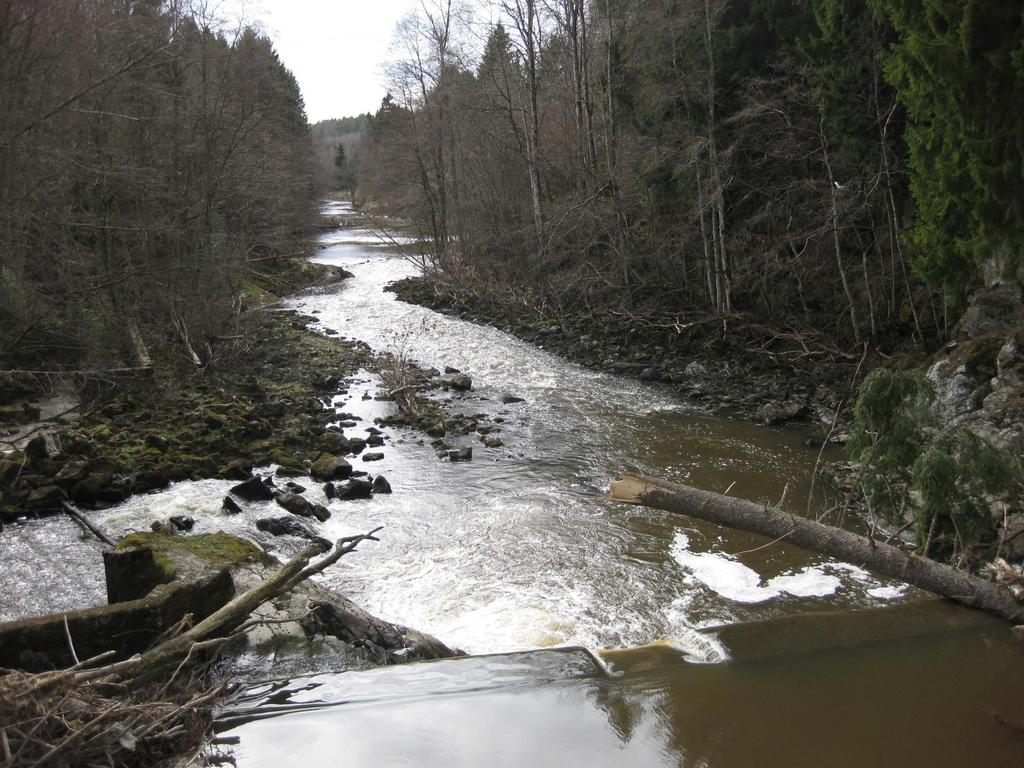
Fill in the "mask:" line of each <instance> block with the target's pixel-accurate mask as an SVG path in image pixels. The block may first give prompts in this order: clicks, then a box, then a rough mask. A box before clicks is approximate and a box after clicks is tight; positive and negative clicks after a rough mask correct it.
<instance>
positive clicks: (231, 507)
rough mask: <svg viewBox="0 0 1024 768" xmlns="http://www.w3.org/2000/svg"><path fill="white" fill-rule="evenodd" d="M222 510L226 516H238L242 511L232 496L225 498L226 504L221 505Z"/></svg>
mask: <svg viewBox="0 0 1024 768" xmlns="http://www.w3.org/2000/svg"><path fill="white" fill-rule="evenodd" d="M220 508H221V509H222V510H224V513H225V514H228V515H237V514H238V513H239V512H241V511H242V508H241V507H240V506H238V502H237V501H235V500H234V499H232V498H231V497H230V496H225V497H224V502H223V503H222V504H221V505H220Z"/></svg>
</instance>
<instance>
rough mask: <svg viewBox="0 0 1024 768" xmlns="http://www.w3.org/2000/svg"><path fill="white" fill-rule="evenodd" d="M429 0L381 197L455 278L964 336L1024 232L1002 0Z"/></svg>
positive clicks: (560, 301) (408, 34) (387, 135)
mask: <svg viewBox="0 0 1024 768" xmlns="http://www.w3.org/2000/svg"><path fill="white" fill-rule="evenodd" d="M490 8H491V10H492V11H496V12H494V13H492V16H493V17H494V18H497V19H500V23H495V24H493V25H492V26H491V27H490V28H489V31H488V32H487V34H486V38H485V41H484V42H482V43H481V44H477V43H476V41H477V40H479V39H480V38H479V32H478V30H479V23H478V22H475V21H474V19H473V11H474V10H475V9H474V8H472V7H466V6H460V5H459V4H457V3H456V2H454V0H432V1H431V2H427V3H425V4H424V9H423V10H422V11H421V12H419V13H416V14H414V15H412V16H410V17H409V18H407V19H406V20H405V21H404V22H403V23H402V24H401V26H400V28H399V30H398V36H397V43H398V46H399V52H398V55H397V58H396V60H395V62H394V64H393V65H392V68H391V71H390V85H391V93H390V94H389V96H388V98H387V99H385V101H384V103H383V104H382V105H381V108H380V110H379V111H378V112H377V113H376V114H375V115H374V116H373V118H372V120H370V121H369V124H368V127H367V135H366V146H364V148H363V158H362V162H361V166H360V176H359V184H358V185H359V190H360V194H361V195H362V197H363V198H364V200H365V201H366V202H367V203H368V204H370V205H372V206H376V207H378V208H379V209H382V210H384V211H386V212H389V213H392V214H396V215H400V216H405V217H407V218H409V219H411V220H413V221H414V222H416V223H417V224H418V225H419V226H420V228H421V229H422V231H423V232H424V234H425V235H426V236H427V237H428V238H429V241H430V254H429V255H430V261H431V264H432V265H433V267H434V268H436V269H437V270H438V271H439V273H440V274H443V275H446V276H447V277H449V278H451V282H452V284H457V285H461V286H472V290H473V291H475V292H477V293H478V294H483V295H489V296H491V297H492V298H493V299H494V300H496V301H526V302H527V303H529V304H531V305H532V306H534V307H549V308H554V309H555V310H556V311H566V310H572V311H581V310H582V311H588V310H595V309H601V308H609V307H612V308H616V309H625V310H627V311H629V312H633V313H637V314H638V315H639V316H647V317H653V316H656V315H661V316H667V317H668V318H669V319H670V320H671V319H674V321H678V320H680V319H682V318H687V317H692V316H697V315H701V316H705V317H706V316H708V315H711V316H722V317H723V318H727V317H730V316H733V315H735V314H737V313H739V314H748V315H754V316H756V317H757V318H759V319H761V320H765V321H771V322H772V323H774V324H775V325H776V327H787V326H788V327H803V328H807V327H816V328H819V329H821V330H822V331H824V332H826V333H828V334H830V335H832V336H834V337H835V338H839V339H841V340H842V341H844V342H859V341H866V340H872V339H873V340H875V341H876V342H879V343H883V341H884V340H885V339H887V338H888V339H900V338H906V337H908V336H913V337H915V338H916V339H917V340H919V341H920V340H925V339H928V340H933V341H934V340H937V339H942V338H945V337H947V335H948V334H949V333H950V331H951V328H952V324H953V322H954V321H955V319H956V311H957V310H958V309H959V308H960V307H962V306H963V302H964V300H965V297H966V296H967V294H968V292H969V291H970V290H971V289H972V288H973V287H975V286H976V285H977V283H978V281H979V279H980V265H981V264H982V263H983V261H985V260H987V259H990V258H995V259H997V260H1000V261H1001V263H1003V264H1004V266H1005V267H1006V268H1007V269H1009V270H1013V269H1015V268H1016V267H1017V266H1018V265H1019V264H1020V260H1021V252H1022V247H1024V217H1022V215H1021V213H1022V211H1021V203H1022V196H1024V193H1022V189H1024V185H1022V181H1024V179H1022V176H1024V20H1022V14H1021V11H1020V7H1019V4H1017V3H1008V2H1005V1H1004V2H999V1H998V0H967V1H964V0H923V1H922V0H915V1H913V2H912V1H911V0H868V2H863V1H861V2H858V1H857V0H808V1H799V2H798V1H797V0H753V1H752V2H738V0H734V1H730V0H500V1H498V2H495V3H493V4H492V5H491V6H490Z"/></svg>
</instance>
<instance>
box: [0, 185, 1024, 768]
mask: <svg viewBox="0 0 1024 768" xmlns="http://www.w3.org/2000/svg"><path fill="white" fill-rule="evenodd" d="M323 213H324V214H325V215H327V216H332V217H342V218H344V217H346V216H348V215H349V214H350V210H349V209H348V207H347V206H344V205H342V204H339V203H331V204H327V205H325V207H324V209H323ZM321 244H322V246H323V247H322V249H321V250H320V251H319V252H318V253H317V254H316V256H314V257H313V258H314V259H315V260H317V261H320V262H323V263H329V264H335V265H339V266H343V267H344V268H345V269H347V270H349V271H350V272H351V273H352V274H353V275H354V277H353V278H352V279H350V280H347V281H345V282H344V283H343V284H342V285H340V286H339V287H337V288H336V289H332V290H328V291H316V292H311V293H308V294H304V295H301V296H297V297H294V298H292V299H291V300H290V301H289V306H291V307H292V308H295V309H297V310H300V311H302V312H305V313H310V314H312V315H314V316H315V317H316V318H317V322H316V324H315V325H316V327H317V328H319V330H321V331H323V332H332V333H337V334H340V335H343V336H347V337H351V338H356V339H360V340H363V341H365V342H366V343H368V344H369V345H370V346H371V347H373V348H374V349H375V350H378V351H389V350H390V351H400V352H401V353H403V354H405V355H408V356H409V357H411V358H413V359H415V360H416V361H417V362H419V363H420V364H422V365H424V366H433V367H437V368H439V369H444V368H445V367H446V366H450V367H453V368H457V369H459V370H461V371H463V372H465V373H467V374H469V375H470V376H471V377H472V379H473V382H474V387H473V390H472V391H470V392H467V393H456V394H450V395H447V397H448V398H449V400H450V402H448V403H447V404H446V405H447V407H448V408H450V409H451V410H453V411H455V412H461V413H466V414H478V413H485V414H488V415H489V416H491V417H492V418H494V419H495V421H497V426H498V428H499V431H497V432H494V433H493V434H497V435H498V436H499V437H500V438H501V439H502V441H503V445H502V446H501V447H497V448H486V447H484V445H483V444H482V443H481V442H479V441H478V440H477V439H475V438H474V437H464V438H456V439H455V440H453V441H452V442H453V444H456V445H457V444H465V445H472V446H473V449H474V455H473V460H472V461H471V462H459V463H450V462H447V461H441V460H439V459H438V458H437V456H436V455H435V452H434V450H433V448H432V447H431V446H430V445H429V444H427V442H426V441H425V440H424V439H423V438H422V436H421V435H418V434H416V433H413V432H411V431H406V430H400V429H389V430H387V431H388V433H389V440H388V442H387V443H386V445H385V447H384V448H383V452H384V454H385V458H384V459H383V460H382V461H381V462H379V463H377V464H375V465H372V467H371V468H372V471H373V472H374V473H375V474H376V473H378V472H381V473H383V474H385V475H386V476H387V477H388V479H389V480H390V481H391V484H392V485H393V486H394V488H395V493H394V494H393V495H391V496H375V497H374V498H373V499H370V500H367V501H364V502H332V504H331V509H332V511H333V513H334V514H333V516H332V518H331V519H330V520H329V521H328V522H327V523H325V524H324V525H323V529H322V534H323V535H324V536H327V537H329V538H336V537H338V536H342V535H347V534H351V533H358V532H363V531H365V530H368V529H370V528H372V527H375V526H377V525H383V526H384V530H383V531H382V534H381V541H380V543H379V544H377V543H371V544H366V545H364V546H363V547H361V548H360V551H359V553H358V554H356V555H353V556H351V557H349V558H346V559H345V560H343V561H341V562H340V563H339V564H338V566H336V567H334V568H332V569H331V570H330V571H328V572H327V573H326V574H325V575H324V577H323V578H324V582H325V583H326V584H328V585H330V586H333V587H336V588H338V589H339V590H340V591H343V592H344V593H345V594H347V595H349V596H350V597H352V598H353V599H354V600H355V601H356V602H358V603H359V604H361V605H362V606H364V607H365V608H367V609H368V610H370V611H371V612H373V613H376V614H378V615H380V616H382V617H384V618H387V619H391V620H394V621H398V622H401V623H404V624H408V625H410V626H414V627H416V628H418V629H421V630H424V631H427V632H430V633H432V634H435V635H436V636H438V637H439V638H440V639H442V640H443V641H444V642H446V643H448V644H449V645H453V646H458V647H460V648H463V649H465V650H466V651H468V652H470V653H472V654H478V655H479V654H489V655H482V656H477V657H475V658H470V659H460V660H450V661H444V662H431V663H426V664H419V665H409V666H401V667H394V668H384V669H381V670H374V671H369V672H365V671H364V672H355V671H353V672H344V673H338V674H321V675H318V676H314V677H310V678H302V679H298V680H296V679H293V680H291V681H287V682H282V683H278V684H268V685H267V686H264V687H257V688H254V689H253V690H251V691H250V693H249V695H248V697H247V699H246V701H245V702H244V704H243V707H244V708H243V709H242V710H238V711H236V712H234V713H229V716H228V717H227V719H225V720H224V722H223V724H222V728H223V729H224V730H226V731H228V732H230V733H231V734H233V735H239V736H240V737H241V739H242V741H241V744H240V746H239V747H238V748H237V750H236V754H237V757H238V759H239V765H241V766H257V765H284V764H293V765H303V766H305V767H309V766H314V765H332V766H333V765H337V764H338V763H339V762H342V763H344V764H346V765H352V766H369V765H374V766H376V765H436V766H455V765H465V766H490V765H509V766H512V765H516V766H519V765H551V766H564V765H588V766H590V765H622V766H627V765H628V766H634V765H636V766H647V765H650V766H661V765H666V766H670V765H672V766H674V765H705V766H752V765H765V766H775V765H778V766H796V765H808V766H810V765H815V766H818V765H828V766H840V765H850V766H854V765H856V766H866V765H898V764H903V765H942V766H946V765H948V766H960V765H974V764H978V765H982V764H984V765H990V766H1000V765H1019V764H1020V756H1021V755H1022V754H1024V737H1022V735H1021V731H1020V730H1019V728H1020V726H1022V725H1024V700H1022V699H1021V697H1020V696H1019V691H1020V690H1024V649H1022V648H1021V647H1020V646H1019V644H1018V645H1015V644H1014V642H1013V640H1012V637H1011V634H1010V632H1009V630H1008V628H1007V627H1006V626H1005V625H1004V624H1002V623H1000V622H998V621H995V620H990V619H988V618H987V617H984V616H982V615H980V614H976V613H974V612H971V611H968V610H966V609H962V608H958V607H955V606H952V605H949V604H947V603H944V602H941V601H938V600H935V599H933V598H930V597H928V596H926V595H924V594H922V593H920V592H916V591H912V590H908V589H906V588H905V587H903V586H901V585H899V584H896V583H892V582H888V581H885V580H881V579H878V578H876V577H874V576H872V575H871V574H869V573H867V572H866V571H864V570H862V569H861V568H859V567H857V565H856V564H847V563H837V562H832V561H829V560H827V559H825V558H821V557H819V556H815V555H812V554H809V553H806V552H804V551H802V550H798V549H795V548H793V547H787V546H785V545H783V544H778V543H776V544H771V545H769V546H765V545H766V542H765V540H764V539H761V538H758V537H755V536H752V535H748V534H745V533H742V532H738V531H731V530H725V529H721V528H717V527H715V526H711V525H708V524H704V523H701V522H699V521H695V520H691V519H689V518H681V517H677V516H672V515H670V514H668V513H664V512H660V511H657V510H648V509H644V508H639V507H631V506H627V505H622V504H616V503H612V502H609V501H607V500H605V499H603V498H602V496H601V493H602V491H603V490H604V489H605V488H606V487H607V485H608V483H609V482H610V481H611V480H612V479H613V477H614V476H615V473H616V471H617V470H619V469H623V468H630V469H638V470H641V471H645V472H649V473H651V474H655V475H657V476H659V477H663V478H666V479H670V480H678V481H682V482H687V483H690V484H694V485H698V486H700V487H703V488H707V489H710V490H716V491H719V492H728V493H730V494H733V495H736V496H742V497H745V498H750V499H755V500H759V501H764V502H767V503H772V504H777V505H781V506H782V507H784V508H787V509H789V510H791V511H793V512H795V513H799V514H804V513H806V512H807V510H808V509H810V510H812V511H819V510H820V509H821V504H823V503H827V500H826V499H821V498H817V499H814V500H812V503H811V504H810V505H809V504H808V494H809V491H810V488H809V479H810V476H811V474H812V470H813V467H814V463H815V459H816V457H817V454H818V447H817V442H816V440H815V439H809V438H816V437H820V436H818V435H816V433H809V432H800V431H794V430H787V429H770V428H764V427H758V426H755V425H751V424H749V423H746V422H740V421H730V420H727V419H721V418H712V417H708V416H706V415H703V414H701V413H700V412H699V411H698V410H697V409H695V408H692V407H690V406H688V405H687V404H686V403H684V402H681V401H679V399H678V398H677V397H676V396H675V395H674V393H672V392H671V391H669V390H667V389H662V388H659V387H657V386H650V385H645V384H641V383H639V382H636V381H634V380H631V379H626V378H622V377H618V376H614V375H610V374H606V373H601V372H595V371H591V370H588V369H585V368H582V367H580V366H577V365H575V364H573V363H570V362H567V361H565V360H564V359H561V358H559V357H556V356H554V355H552V354H549V353H547V352H545V351H544V350H543V349H539V348H537V347H535V346H531V345H529V344H526V343H524V342H521V341H519V340H517V339H515V338H513V337H511V336H509V335H507V334H505V333H503V332H500V331H498V330H495V329H492V328H488V327H482V326H479V325H475V324H472V323H469V322H466V321H463V320H460V319H458V318H454V317H449V316H445V315H441V314H438V313H436V312H433V311H431V310H428V309H425V308H422V307H417V306H413V305H408V304H405V303H402V302H399V301H396V300H395V298H394V296H393V295H392V294H390V293H386V292H385V291H384V287H385V285H386V284H387V283H388V282H390V281H393V280H396V279H398V278H401V277H404V276H407V275H410V274H414V273H415V267H414V266H413V265H412V264H411V263H410V262H408V261H406V260H404V259H402V258H401V257H399V256H396V255H395V254H394V252H393V250H391V249H387V248H382V247H380V239H379V238H378V237H377V235H376V234H375V233H373V232H370V231H365V230H359V229H353V228H348V229H339V230H335V231H332V232H329V233H327V234H325V235H324V236H323V237H322V243H321ZM376 392H377V381H376V379H375V377H374V376H373V375H372V374H369V373H365V374H363V375H361V376H360V377H359V378H358V380H357V384H355V385H354V386H352V387H351V390H350V393H349V395H348V396H347V397H339V398H338V399H337V402H336V405H337V407H338V409H339V411H344V412H347V413H349V414H353V415H354V416H356V417H357V418H358V419H360V420H361V421H362V423H361V424H357V426H356V427H355V428H351V429H349V430H348V432H349V433H356V434H358V432H359V430H361V429H362V428H363V427H364V426H369V425H370V424H372V422H373V419H374V418H376V417H381V416H386V415H387V414H389V413H390V412H391V411H390V409H391V408H392V405H391V404H390V403H387V402H381V401H377V400H374V399H373V395H374V394H375V393H376ZM505 395H514V396H516V397H518V398H522V402H514V403H509V404H504V403H503V402H502V398H503V397H504V396H505ZM498 420H500V421H498ZM808 443H810V445H808ZM300 482H302V481H301V480H300ZM303 484H304V485H307V486H309V487H310V492H309V494H308V495H309V496H310V498H312V499H313V500H318V501H326V500H325V499H323V497H322V494H321V493H320V491H319V490H318V489H317V487H316V484H314V483H306V482H303ZM230 485H231V483H229V482H222V481H218V480H207V481H202V482H196V483H179V484H176V485H174V486H172V488H170V489H169V490H168V491H166V492H163V493H159V494H151V495H147V496H140V497H136V498H133V499H131V500H129V501H128V502H126V503H125V504H124V505H122V506H120V507H118V508H116V509H114V510H111V511H109V512H107V513H104V514H103V516H102V521H103V523H104V524H105V525H107V526H109V527H110V528H111V529H113V530H128V529H130V528H145V527H148V524H149V522H150V521H151V520H153V519H158V518H160V519H166V517H167V516H169V515H171V514H189V515H191V516H193V517H195V518H196V520H197V526H196V531H197V532H202V531H212V530H218V529H224V530H228V531H230V532H237V533H240V534H243V535H249V536H252V535H253V530H252V524H253V521H254V520H255V519H256V518H257V517H260V516H264V515H265V514H266V511H265V507H263V506H262V505H261V504H250V505H246V509H245V511H244V512H243V513H242V514H240V515H236V516H233V517H224V516H222V515H221V514H219V507H220V499H221V498H222V497H223V495H224V493H225V492H226V490H227V488H228V487H230ZM66 526H67V523H64V522H57V521H54V522H53V523H52V524H49V525H47V526H34V527H32V529H31V533H29V532H28V528H29V527H28V526H26V527H25V529H26V530H25V531H23V532H22V533H21V534H19V535H17V536H14V535H13V534H11V533H9V532H7V533H5V534H0V535H2V536H6V537H7V539H6V541H0V543H5V544H6V545H7V546H8V547H9V548H10V549H9V551H10V552H12V553H14V556H13V557H12V558H11V559H10V561H9V563H10V566H9V567H8V566H7V565H5V568H6V569H7V575H8V579H9V580H11V581H12V582H14V583H19V584H25V585H30V584H31V583H33V581H34V580H35V578H37V577H36V576H35V575H34V574H33V573H32V572H31V571H32V569H31V567H30V566H28V565H26V564H25V563H26V562H28V561H31V558H32V553H33V552H34V551H38V549H41V548H44V547H47V546H52V545H53V543H54V542H56V541H58V540H59V539H60V537H61V536H62V535H63V536H66V535H67V531H66V530H65V528H66ZM259 539H260V541H261V542H262V543H264V544H265V545H266V546H268V547H270V548H272V549H275V550H276V551H278V552H280V553H281V554H289V553H290V552H292V551H294V550H295V547H296V546H297V544H296V543H295V542H288V541H286V540H285V541H282V540H275V539H272V538H269V537H265V536H263V535H262V534H261V535H260V536H259ZM91 546H92V545H91V544H89V543H88V542H81V546H80V548H79V549H78V550H76V552H79V554H78V555H75V556H74V557H73V561H74V562H75V563H76V564H77V565H75V566H74V567H71V568H69V569H68V571H67V572H66V573H62V574H59V575H55V576H54V578H53V579H52V583H51V588H50V590H49V591H48V594H47V595H45V596H39V601H43V602H44V603H45V604H46V606H48V610H54V609H59V608H60V607H61V605H60V601H61V600H62V599H66V600H67V602H68V603H69V606H68V607H70V606H71V605H81V604H83V602H82V601H83V600H94V601H95V600H98V601H102V597H101V595H102V576H100V577H99V578H98V580H97V582H96V583H97V586H95V587H92V586H90V585H91V584H92V581H90V579H91V578H92V577H91V576H90V573H89V569H90V568H93V567H94V566H92V565H90V564H87V563H88V562H90V561H89V558H88V557H86V556H84V555H81V551H82V550H83V549H84V550H88V548H89V547H91ZM19 547H20V549H19ZM19 568H21V569H22V570H19ZM65 582H68V583H67V584H65ZM90 589H95V591H96V594H95V595H93V594H90V593H89V590H90ZM29 592H32V590H31V588H29ZM83 593H84V596H83ZM26 599H29V598H26ZM55 602H56V605H54V603H55ZM29 607H30V606H26V605H22V606H21V607H20V608H19V610H20V611H22V612H24V611H26V610H28V609H29ZM575 647H580V648H581V649H586V650H575V649H574V648H575ZM537 649H548V650H537ZM595 654H596V655H595ZM268 676H272V671H270V672H268ZM1015 725H1016V727H1017V728H1018V730H1014V726H1015Z"/></svg>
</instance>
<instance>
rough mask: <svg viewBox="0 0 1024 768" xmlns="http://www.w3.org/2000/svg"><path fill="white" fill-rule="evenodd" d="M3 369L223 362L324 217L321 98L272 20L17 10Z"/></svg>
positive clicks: (4, 214)
mask: <svg viewBox="0 0 1024 768" xmlns="http://www.w3.org/2000/svg"><path fill="white" fill-rule="evenodd" d="M0 104H2V105H3V106H2V108H0V233H2V234H0V242H2V249H0V361H2V362H3V369H4V370H5V372H6V373H5V380H4V382H0V383H4V384H7V385H16V387H25V386H29V387H30V388H31V387H32V385H33V384H34V383H35V382H34V379H38V378H39V377H45V376H47V375H49V374H51V373H56V372H64V373H67V372H69V371H71V372H75V371H81V372H89V371H109V370H112V369H119V368H128V369H130V368H146V367H148V366H149V363H150V360H151V358H152V357H153V356H155V355H157V354H160V355H162V356H164V357H167V358H170V359H172V360H178V361H183V362H185V364H187V365H190V364H195V365H205V364H208V363H209V362H210V359H211V357H212V356H213V355H214V352H213V349H212V345H211V342H213V341H214V340H216V339H217V338H219V337H225V336H231V335H233V334H234V333H235V332H236V330H235V329H236V320H237V317H238V311H239V301H240V296H241V295H242V294H243V293H244V291H243V288H244V286H245V284H246V281H247V280H249V279H251V278H252V277H253V276H254V275H259V274H262V273H265V272H267V271H270V270H269V268H268V264H269V263H271V262H273V261H274V260H275V259H277V258H279V257H281V256H288V255H297V254H298V253H299V251H298V248H299V246H298V245H297V243H296V240H297V238H296V236H297V235H300V234H302V233H304V232H305V231H306V230H307V228H308V226H309V222H310V220H311V216H313V215H314V214H313V212H312V207H311V206H312V201H313V186H312V177H311V174H312V156H311V152H310V141H309V127H308V125H307V121H306V115H305V111H304V108H303V102H302V96H301V94H300V92H299V88H298V85H297V83H296V82H295V79H294V77H293V76H292V75H291V73H290V72H289V71H288V70H287V69H286V68H285V67H284V66H283V65H282V63H281V62H280V60H279V59H278V57H277V55H276V53H275V52H274V50H273V46H272V45H271V43H270V41H269V40H268V39H267V38H266V37H263V36H261V35H260V34H258V33H257V32H255V31H253V30H252V29H250V28H247V27H244V26H242V25H240V24H237V23H236V24H234V25H233V26H232V25H230V24H223V23H216V20H214V19H212V18H207V17H204V16H203V15H202V14H200V13H199V12H196V11H192V10H189V9H186V8H184V6H181V5H180V4H178V3H166V2H161V0H54V1H53V2H45V3H40V2H37V1H36V0H9V1H8V2H4V3H3V4H2V8H0Z"/></svg>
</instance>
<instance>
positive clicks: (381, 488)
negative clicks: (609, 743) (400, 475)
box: [373, 475, 391, 493]
mask: <svg viewBox="0 0 1024 768" xmlns="http://www.w3.org/2000/svg"><path fill="white" fill-rule="evenodd" d="M373 492H374V493H391V483H389V482H388V479H387V478H386V477H384V475H377V476H376V477H375V478H373Z"/></svg>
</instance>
